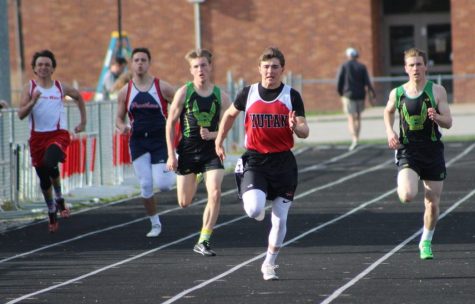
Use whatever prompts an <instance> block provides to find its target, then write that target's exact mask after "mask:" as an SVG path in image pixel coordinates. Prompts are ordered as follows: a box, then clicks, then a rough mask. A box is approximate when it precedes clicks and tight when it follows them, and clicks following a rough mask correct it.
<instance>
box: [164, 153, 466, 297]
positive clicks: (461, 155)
mask: <svg viewBox="0 0 475 304" xmlns="http://www.w3.org/2000/svg"><path fill="white" fill-rule="evenodd" d="M474 147H475V144H473V145H471V146H469V147H468V148H467V149H466V150H465V151H463V152H462V153H460V154H459V155H458V156H456V157H454V158H453V159H452V160H451V161H450V162H448V163H447V166H450V165H451V164H453V163H454V162H456V161H458V160H459V159H460V158H462V157H463V156H465V155H467V154H468V153H469V152H470V151H471V150H472V149H473V148H474ZM390 162H393V161H392V160H391V161H390ZM386 163H387V162H386ZM386 163H383V164H381V165H384V164H386ZM381 165H379V166H381ZM377 167H378V166H377ZM373 168H375V167H373ZM373 168H370V169H367V170H368V172H370V171H373V170H372V169H373ZM355 174H358V173H355ZM355 174H352V175H355ZM350 176H351V175H350ZM348 177H349V176H348ZM343 179H344V178H343ZM343 179H340V180H343ZM318 188H321V187H318ZM318 188H315V189H318ZM396 190H397V188H394V189H392V190H390V191H388V192H386V193H384V194H382V195H380V196H378V197H376V198H374V199H372V200H370V201H368V202H365V203H363V204H362V205H360V206H358V207H356V208H354V209H352V210H350V211H348V212H346V213H345V214H343V215H340V216H338V217H336V218H335V219H333V220H330V221H328V222H325V223H323V224H321V225H319V226H317V227H314V228H312V229H310V230H308V231H306V232H304V233H302V234H300V235H298V236H296V237H294V238H293V239H291V240H288V241H287V242H285V243H284V244H283V245H282V247H284V246H287V245H289V244H291V243H294V242H295V241H297V240H300V239H301V238H303V237H305V236H307V235H308V234H311V233H313V232H315V231H317V230H320V229H322V228H324V227H326V226H328V225H331V224H334V223H336V222H338V221H339V220H342V219H344V218H346V217H348V216H350V215H351V214H353V213H355V212H357V211H359V210H361V209H362V208H365V207H367V206H368V205H371V204H373V203H375V202H377V201H379V200H381V199H383V198H385V197H387V196H389V195H391V194H392V193H394V192H396ZM315 191H317V190H315ZM315 191H314V189H312V190H309V191H307V192H304V193H302V194H300V195H298V196H296V197H295V199H298V198H301V197H303V196H305V195H308V194H310V193H313V192H315ZM449 210H453V209H449ZM418 233H420V231H419V232H417V233H416V234H415V235H416V236H417V234H418ZM408 242H409V241H408ZM404 245H405V244H404ZM404 245H403V246H404ZM401 248H402V247H401ZM398 250H399V249H398ZM265 255H266V252H263V253H261V254H260V255H258V256H255V257H254V258H251V259H249V260H247V261H244V262H242V263H241V264H239V265H236V266H234V267H233V268H231V269H229V270H228V271H226V272H223V273H222V274H220V275H218V276H216V277H213V278H211V279H209V280H206V281H204V282H202V283H201V284H199V285H196V286H194V287H192V288H189V289H186V290H184V291H182V292H180V293H179V294H177V295H175V296H174V297H172V298H170V299H168V300H167V301H165V302H162V304H170V303H173V302H175V301H177V300H179V299H181V298H183V297H184V296H186V295H188V294H190V293H191V292H193V291H195V290H198V289H200V288H203V287H205V286H206V285H209V284H211V283H213V282H215V281H217V280H219V279H222V278H223V277H225V276H227V275H229V274H231V273H233V272H235V271H237V270H239V269H240V268H242V267H244V266H246V265H248V264H250V263H252V262H254V261H256V260H258V259H260V258H263V257H264V256H265Z"/></svg>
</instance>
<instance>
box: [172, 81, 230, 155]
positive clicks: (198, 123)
mask: <svg viewBox="0 0 475 304" xmlns="http://www.w3.org/2000/svg"><path fill="white" fill-rule="evenodd" d="M220 113H221V90H220V89H219V88H218V87H217V86H214V88H213V92H212V93H211V95H209V96H207V97H203V96H200V95H198V93H196V91H195V88H194V85H193V82H187V83H186V97H185V104H184V107H183V111H182V112H181V116H180V121H181V132H182V139H181V142H180V145H179V147H178V153H179V154H180V153H181V152H185V153H197V152H200V151H206V150H208V149H212V150H213V151H214V140H207V141H205V140H203V139H202V138H201V135H200V128H201V127H203V128H206V129H208V130H209V131H210V132H215V131H217V130H218V126H219V115H220Z"/></svg>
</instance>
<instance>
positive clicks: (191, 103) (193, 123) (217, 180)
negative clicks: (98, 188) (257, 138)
mask: <svg viewBox="0 0 475 304" xmlns="http://www.w3.org/2000/svg"><path fill="white" fill-rule="evenodd" d="M211 58H212V54H211V52H209V51H208V50H204V49H202V50H193V51H190V52H189V53H188V54H187V55H186V56H185V59H186V60H187V61H188V62H189V64H190V72H191V75H193V81H192V82H187V83H186V84H185V85H184V86H182V87H181V88H180V89H178V91H177V93H176V94H175V97H174V98H173V102H172V105H171V107H170V116H169V118H168V121H167V147H168V161H167V166H168V169H170V170H176V171H177V173H178V176H177V195H178V204H179V205H180V207H182V208H185V207H188V206H189V205H190V204H191V202H192V200H193V197H194V196H195V193H196V189H197V186H198V182H197V181H199V179H197V177H198V176H199V175H201V174H203V175H204V179H205V184H206V190H207V192H208V203H207V204H206V207H205V210H204V212H203V225H202V228H201V233H200V237H199V239H198V242H197V243H196V244H195V246H194V248H193V251H194V252H196V253H199V254H201V255H203V256H215V255H216V253H215V252H214V251H213V250H212V249H211V246H210V238H211V234H212V232H213V228H214V225H215V224H216V221H217V219H218V215H219V209H220V202H221V183H222V182H223V177H224V167H223V164H222V162H221V160H220V159H219V158H218V156H217V155H216V151H215V147H214V139H215V138H216V134H217V133H218V132H217V131H218V125H219V120H220V117H221V116H222V114H223V113H224V111H225V110H226V109H227V108H228V106H229V105H230V103H231V102H230V100H229V97H228V96H227V95H226V94H224V93H223V92H221V90H220V89H219V88H218V87H217V86H215V85H214V84H213V83H212V82H211V80H210V77H211ZM178 121H180V126H181V136H182V137H181V140H180V143H179V145H178V148H177V149H176V152H177V153H178V160H177V157H176V155H175V145H174V142H175V140H176V137H177V136H178V134H176V133H177V132H175V131H176V130H175V124H176V123H177V122H178Z"/></svg>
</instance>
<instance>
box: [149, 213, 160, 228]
mask: <svg viewBox="0 0 475 304" xmlns="http://www.w3.org/2000/svg"><path fill="white" fill-rule="evenodd" d="M149 219H150V222H151V223H152V226H161V225H162V223H160V218H159V217H158V213H157V214H155V215H152V216H149Z"/></svg>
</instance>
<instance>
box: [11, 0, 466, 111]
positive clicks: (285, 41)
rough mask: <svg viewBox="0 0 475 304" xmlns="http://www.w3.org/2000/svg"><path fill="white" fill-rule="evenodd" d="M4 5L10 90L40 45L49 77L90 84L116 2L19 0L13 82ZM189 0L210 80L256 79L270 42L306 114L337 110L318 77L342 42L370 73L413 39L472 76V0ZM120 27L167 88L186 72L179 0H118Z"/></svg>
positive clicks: (190, 36) (388, 69)
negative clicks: (50, 63)
mask: <svg viewBox="0 0 475 304" xmlns="http://www.w3.org/2000/svg"><path fill="white" fill-rule="evenodd" d="M7 2H8V15H9V20H8V23H9V29H10V30H9V33H10V50H11V52H10V56H11V58H10V61H11V70H12V77H11V78H12V83H13V84H12V86H13V88H14V90H18V89H19V88H20V87H21V85H20V82H24V81H25V79H28V78H30V77H31V76H32V73H31V67H30V60H31V56H32V54H33V53H34V52H35V51H37V50H39V49H44V48H49V49H51V50H52V51H53V52H54V53H55V54H56V56H57V59H58V68H57V70H56V75H57V78H59V79H62V80H64V81H66V82H69V83H72V82H73V81H74V82H77V83H78V84H79V86H80V87H81V88H95V86H96V84H97V81H98V78H99V75H100V72H101V68H102V64H103V60H104V56H105V53H106V50H107V47H108V44H109V41H110V37H111V32H113V31H115V30H117V24H118V21H117V19H118V18H117V15H118V13H117V12H118V9H117V3H118V1H117V0H45V1H36V0H23V1H21V8H20V11H21V16H22V41H23V45H24V64H25V73H24V75H23V80H20V77H21V76H20V75H21V73H19V66H20V62H19V58H20V56H19V52H18V50H19V48H18V45H19V43H18V41H19V35H18V33H19V31H18V26H17V25H18V23H17V22H16V20H17V18H16V17H17V11H16V7H17V6H16V4H17V1H16V0H8V1H7ZM199 7H200V14H201V18H200V25H201V45H202V47H204V48H208V49H210V50H212V51H213V53H214V55H215V61H214V65H215V66H214V75H213V76H214V79H215V82H216V83H217V84H219V85H223V86H224V85H225V83H226V74H227V72H228V71H230V72H231V73H232V75H233V77H234V78H235V79H238V78H242V79H244V80H245V82H247V83H251V82H255V81H258V80H259V75H258V73H257V57H258V55H259V54H260V52H261V51H262V50H263V48H264V47H266V46H269V45H277V46H278V47H279V48H281V49H282V50H283V52H284V54H285V56H286V60H287V65H286V71H287V72H289V71H291V72H292V75H301V77H302V79H304V82H303V84H302V85H301V87H300V88H301V90H302V93H303V96H304V100H305V103H306V107H307V109H308V110H311V111H325V110H335V109H339V108H340V104H339V101H338V97H337V95H336V92H335V88H334V84H332V83H328V81H327V82H325V81H320V82H319V81H318V80H319V79H320V80H321V79H326V80H329V79H334V77H335V75H336V72H337V70H338V67H339V65H340V64H341V63H342V61H343V60H344V59H345V57H344V50H345V49H346V48H347V47H348V46H353V47H356V48H357V49H359V51H360V53H361V58H360V61H361V62H363V63H365V64H366V65H367V67H368V69H369V71H370V74H371V75H372V76H395V75H403V69H402V57H401V51H402V50H403V49H404V48H405V47H407V46H413V45H415V46H418V47H420V48H423V49H427V50H429V55H430V57H431V58H430V59H431V60H432V62H433V66H432V67H431V70H432V71H433V72H434V73H440V74H456V75H465V74H474V73H475V62H474V61H473V60H471V59H472V58H471V54H472V53H473V52H472V51H474V50H475V38H474V35H473V34H472V33H471V32H472V31H473V30H472V29H473V27H474V23H475V21H473V18H472V16H473V15H474V13H475V1H472V0H438V1H430V0H360V1H353V0H333V1H328V0H205V1H204V2H202V3H200V4H199ZM122 29H123V31H125V32H126V33H127V35H128V38H129V40H130V42H131V44H132V47H137V46H147V47H149V48H150V49H151V51H152V68H151V71H152V73H153V74H155V75H159V76H161V77H163V78H164V79H166V80H167V81H169V82H171V83H173V84H176V85H179V84H181V83H183V82H184V81H186V80H188V79H190V77H191V76H190V75H189V72H188V65H187V63H186V61H185V60H184V59H183V56H184V54H185V53H186V52H187V51H188V50H190V49H192V48H194V46H195V17H194V4H192V3H190V1H189V0H173V1H170V0H124V1H122ZM311 80H316V81H313V82H312V81H311ZM393 84H394V83H390V84H386V86H388V85H393ZM474 84H475V83H474V81H473V80H471V79H470V78H469V77H463V80H457V81H456V80H454V81H453V83H450V84H449V85H448V86H449V87H450V91H451V96H452V92H453V101H454V102H473V101H474V100H475V85H474ZM380 89H381V92H383V94H380V98H379V99H380V100H379V102H380V103H384V102H385V98H386V96H384V95H385V94H386V90H387V89H386V88H385V86H384V85H383V84H381V86H380Z"/></svg>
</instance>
